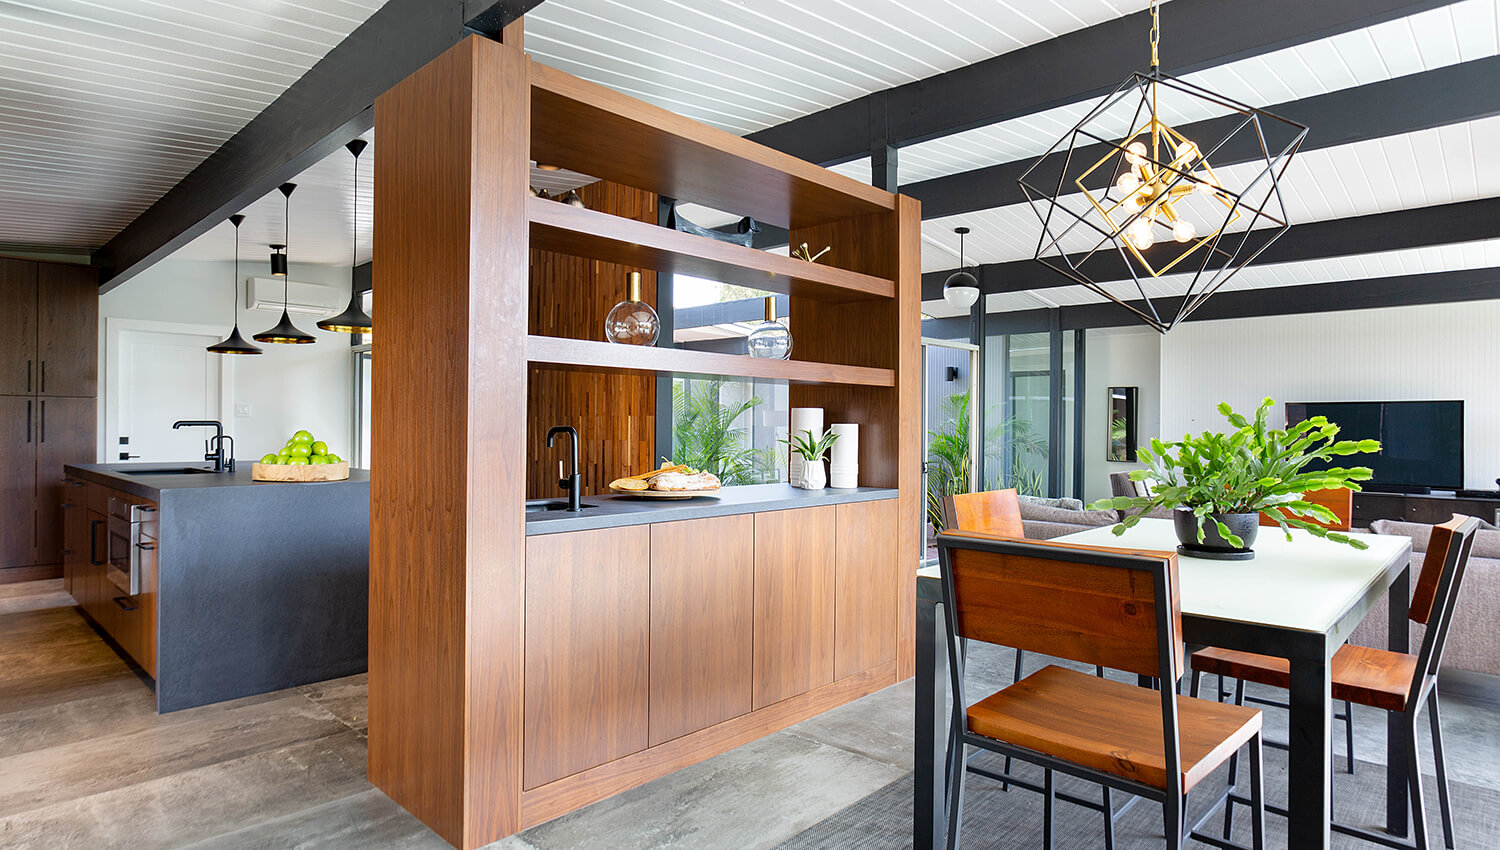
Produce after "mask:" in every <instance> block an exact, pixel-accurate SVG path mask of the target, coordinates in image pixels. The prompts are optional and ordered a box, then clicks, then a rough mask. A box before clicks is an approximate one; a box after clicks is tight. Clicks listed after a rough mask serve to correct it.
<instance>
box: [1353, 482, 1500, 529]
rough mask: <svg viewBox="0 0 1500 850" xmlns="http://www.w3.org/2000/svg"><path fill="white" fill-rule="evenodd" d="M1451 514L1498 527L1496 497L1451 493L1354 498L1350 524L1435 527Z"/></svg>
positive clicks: (1499, 500) (1367, 493) (1499, 512)
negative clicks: (1386, 522)
mask: <svg viewBox="0 0 1500 850" xmlns="http://www.w3.org/2000/svg"><path fill="white" fill-rule="evenodd" d="M1454 514H1465V515H1467V516H1472V517H1478V518H1479V519H1482V520H1484V521H1485V522H1488V523H1494V524H1495V525H1500V522H1497V520H1500V496H1489V497H1473V496H1459V495H1457V494H1454V493H1446V494H1445V493H1430V494H1426V495H1416V494H1412V493H1373V492H1370V491H1361V492H1359V493H1355V494H1354V524H1355V525H1356V526H1359V527H1365V526H1368V525H1369V524H1370V523H1372V522H1374V521H1375V520H1377V519H1394V520H1401V521H1404V522H1423V523H1428V524H1434V525H1435V524H1437V523H1440V522H1447V521H1448V518H1449V517H1451V516H1453V515H1454Z"/></svg>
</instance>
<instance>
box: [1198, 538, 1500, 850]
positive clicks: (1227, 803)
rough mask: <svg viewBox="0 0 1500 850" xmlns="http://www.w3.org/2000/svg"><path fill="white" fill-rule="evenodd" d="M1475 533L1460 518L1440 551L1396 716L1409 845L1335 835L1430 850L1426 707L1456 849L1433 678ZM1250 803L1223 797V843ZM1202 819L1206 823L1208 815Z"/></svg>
mask: <svg viewBox="0 0 1500 850" xmlns="http://www.w3.org/2000/svg"><path fill="white" fill-rule="evenodd" d="M1478 529H1479V520H1477V519H1475V518H1474V517H1464V521H1463V522H1462V523H1460V524H1459V526H1458V527H1457V528H1456V529H1454V530H1453V537H1452V539H1451V540H1450V541H1449V543H1448V550H1447V552H1445V553H1444V557H1443V564H1442V567H1441V569H1442V573H1441V574H1440V575H1439V577H1438V584H1437V590H1436V592H1435V593H1434V595H1433V603H1432V611H1431V613H1430V614H1429V616H1428V618H1427V632H1426V634H1425V635H1423V637H1422V647H1421V649H1420V650H1418V652H1417V664H1416V669H1415V670H1414V672H1413V673H1412V681H1411V685H1410V687H1409V688H1408V690H1407V696H1406V707H1405V708H1404V709H1402V711H1401V712H1400V713H1401V715H1402V720H1403V721H1404V722H1403V727H1404V728H1403V730H1402V731H1404V732H1405V733H1406V735H1405V737H1406V747H1405V749H1406V772H1407V786H1408V788H1409V789H1410V792H1409V796H1410V800H1411V809H1412V818H1411V833H1412V838H1411V840H1409V841H1403V840H1401V839H1399V838H1396V837H1394V836H1392V835H1389V834H1387V833H1384V832H1375V831H1373V830H1368V829H1363V828H1361V827H1357V826H1350V825H1348V824H1341V823H1339V822H1337V821H1332V822H1330V824H1329V826H1330V828H1331V829H1332V830H1333V831H1334V832H1338V833H1341V834H1343V835H1349V836H1353V837H1355V838H1362V839H1365V840H1366V841H1370V842H1373V843H1375V844H1380V845H1383V846H1386V847H1393V848H1397V849H1398V850H1428V840H1427V808H1426V804H1425V801H1424V796H1423V792H1422V759H1421V753H1420V751H1419V750H1418V749H1417V739H1418V726H1419V725H1420V723H1419V720H1420V715H1421V711H1422V706H1423V705H1426V706H1427V714H1428V722H1429V725H1430V731H1431V734H1432V754H1433V761H1434V764H1435V766H1436V768H1437V786H1438V807H1439V809H1440V811H1441V814H1442V820H1443V843H1444V845H1445V846H1446V847H1448V848H1449V850H1452V848H1453V846H1454V844H1453V808H1452V804H1451V801H1450V800H1449V795H1448V769H1447V765H1446V763H1445V761H1444V758H1443V730H1442V721H1441V718H1440V715H1439V713H1438V693H1437V677H1438V669H1439V667H1440V666H1441V664H1442V661H1443V651H1444V649H1445V648H1446V645H1447V642H1448V629H1449V627H1451V626H1452V625H1453V614H1454V611H1455V610H1456V609H1457V608H1458V595H1459V591H1460V590H1461V589H1462V587H1463V579H1464V574H1465V573H1466V572H1467V571H1468V568H1469V555H1470V553H1471V552H1472V551H1473V548H1474V538H1475V536H1476V535H1475V532H1476V531H1477V530H1478ZM1423 567H1424V569H1425V568H1426V565H1425V564H1424V565H1423ZM1243 693H1244V683H1243V682H1241V683H1240V687H1239V689H1237V692H1236V695H1237V696H1239V697H1243ZM1241 704H1242V703H1241ZM1396 769H1397V767H1396V766H1395V765H1386V770H1396ZM1248 802H1249V800H1247V799H1246V798H1244V797H1241V796H1239V795H1236V794H1234V793H1233V792H1232V791H1231V792H1230V793H1229V794H1227V795H1225V799H1224V800H1223V803H1224V808H1225V818H1224V823H1225V827H1224V837H1225V838H1226V839H1228V838H1231V837H1232V835H1233V830H1232V827H1231V824H1232V820H1231V816H1230V812H1231V811H1232V809H1233V807H1234V805H1235V804H1236V803H1248ZM1265 808H1266V811H1268V812H1271V813H1273V814H1277V815H1281V816H1282V817H1285V816H1286V810H1285V809H1283V808H1281V807H1280V806H1273V805H1269V804H1268V805H1266V807H1265ZM1210 814H1212V812H1210ZM1204 820H1205V821H1206V820H1207V817H1206V816H1205V818H1204ZM1200 824H1201V822H1200Z"/></svg>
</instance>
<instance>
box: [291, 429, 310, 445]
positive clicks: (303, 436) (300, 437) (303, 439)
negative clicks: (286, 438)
mask: <svg viewBox="0 0 1500 850" xmlns="http://www.w3.org/2000/svg"><path fill="white" fill-rule="evenodd" d="M292 440H293V441H294V442H298V443H311V442H312V441H313V435H312V432H311V431H298V432H297V433H295V434H293V435H292Z"/></svg>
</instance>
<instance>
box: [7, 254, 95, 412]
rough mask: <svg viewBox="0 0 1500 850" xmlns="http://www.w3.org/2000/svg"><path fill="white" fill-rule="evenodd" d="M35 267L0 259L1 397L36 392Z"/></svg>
mask: <svg viewBox="0 0 1500 850" xmlns="http://www.w3.org/2000/svg"><path fill="white" fill-rule="evenodd" d="M36 267H37V264H36V263H33V262H29V261H26V260H6V259H0V395H24V394H27V393H34V392H36V369H37V362H36V361H37V353H36V326H37V315H36V313H37V303H36V276H37V271H36ZM97 348H98V342H97V341H96V342H95V343H94V349H95V351H97ZM3 427H4V426H3V425H0V428H3Z"/></svg>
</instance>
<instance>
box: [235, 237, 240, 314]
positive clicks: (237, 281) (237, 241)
mask: <svg viewBox="0 0 1500 850" xmlns="http://www.w3.org/2000/svg"><path fill="white" fill-rule="evenodd" d="M234 326H235V328H236V329H237V328H239V326H240V224H239V222H235V223H234Z"/></svg>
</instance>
